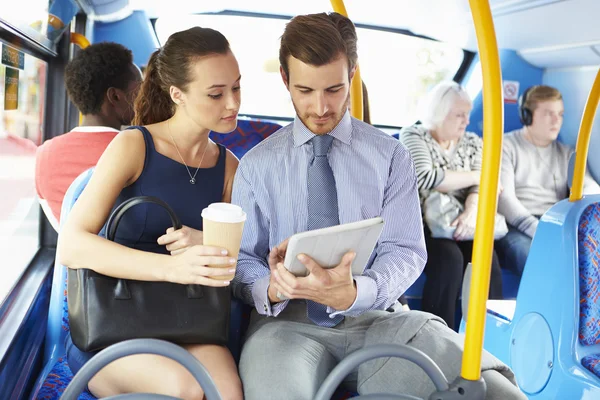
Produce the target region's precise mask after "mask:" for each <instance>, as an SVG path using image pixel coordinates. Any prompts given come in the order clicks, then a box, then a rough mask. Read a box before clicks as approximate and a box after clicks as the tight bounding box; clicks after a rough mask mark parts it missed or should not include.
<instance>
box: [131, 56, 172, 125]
mask: <svg viewBox="0 0 600 400" xmlns="http://www.w3.org/2000/svg"><path fill="white" fill-rule="evenodd" d="M159 53H160V49H159V50H156V51H155V52H154V53H152V55H151V56H150V60H149V61H148V65H147V67H146V74H145V77H144V81H143V82H142V86H141V88H140V91H139V93H138V95H137V97H136V99H135V103H134V110H135V117H134V118H133V124H134V125H149V124H154V123H157V122H162V121H166V120H167V119H169V118H171V117H172V116H173V114H174V113H175V104H174V103H173V101H172V100H171V96H170V95H169V93H168V92H167V91H166V90H165V89H164V88H163V85H162V80H161V78H160V74H159V72H158V62H159V60H158V58H159Z"/></svg>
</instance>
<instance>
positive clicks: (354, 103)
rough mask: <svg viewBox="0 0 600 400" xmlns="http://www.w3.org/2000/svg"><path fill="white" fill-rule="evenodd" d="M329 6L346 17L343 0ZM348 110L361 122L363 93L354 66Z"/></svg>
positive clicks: (333, 2)
mask: <svg viewBox="0 0 600 400" xmlns="http://www.w3.org/2000/svg"><path fill="white" fill-rule="evenodd" d="M331 6H332V7H333V11H335V12H336V13H338V14H342V15H343V16H344V17H348V12H347V11H346V6H345V5H344V0H331ZM350 110H351V113H352V116H353V117H354V118H356V119H360V120H361V121H362V120H363V114H364V110H363V92H362V79H361V77H360V68H359V67H358V65H357V66H356V72H355V73H354V78H353V79H352V84H351V86H350Z"/></svg>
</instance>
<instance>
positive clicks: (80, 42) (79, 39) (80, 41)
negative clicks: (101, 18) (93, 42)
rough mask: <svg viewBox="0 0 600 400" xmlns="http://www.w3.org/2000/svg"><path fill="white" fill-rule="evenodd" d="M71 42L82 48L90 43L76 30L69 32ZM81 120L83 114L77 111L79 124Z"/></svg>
mask: <svg viewBox="0 0 600 400" xmlns="http://www.w3.org/2000/svg"><path fill="white" fill-rule="evenodd" d="M71 43H73V44H76V45H77V46H79V47H80V48H82V49H85V48H86V47H88V46H89V45H90V41H89V40H87V38H86V37H85V36H83V35H82V34H80V33H77V32H71ZM82 120H83V115H82V114H81V113H79V125H81V121H82Z"/></svg>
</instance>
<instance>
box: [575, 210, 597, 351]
mask: <svg viewBox="0 0 600 400" xmlns="http://www.w3.org/2000/svg"><path fill="white" fill-rule="evenodd" d="M578 242H579V254H578V255H579V307H580V312H579V342H580V343H581V344H582V345H583V346H592V345H597V344H600V203H594V204H590V205H589V206H587V207H586V208H585V210H584V211H583V214H582V215H581V219H580V222H579V228H578Z"/></svg>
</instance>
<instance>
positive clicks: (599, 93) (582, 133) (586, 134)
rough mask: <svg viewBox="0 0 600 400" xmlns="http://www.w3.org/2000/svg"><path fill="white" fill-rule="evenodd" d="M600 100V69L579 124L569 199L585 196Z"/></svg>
mask: <svg viewBox="0 0 600 400" xmlns="http://www.w3.org/2000/svg"><path fill="white" fill-rule="evenodd" d="M599 100H600V70H598V73H597V74H596V79H595V80H594V84H593V85H592V90H590V94H589V95H588V98H587V102H586V103H585V108H584V110H583V117H582V118H581V125H579V134H578V135H577V146H576V148H575V168H574V169H573V184H572V185H571V195H570V196H569V201H577V200H581V197H582V196H583V177H584V176H585V166H586V163H587V156H588V150H589V147H590V137H591V136H592V124H593V122H594V115H596V110H597V108H598V101H599Z"/></svg>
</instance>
